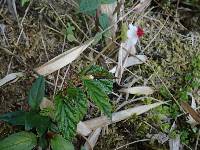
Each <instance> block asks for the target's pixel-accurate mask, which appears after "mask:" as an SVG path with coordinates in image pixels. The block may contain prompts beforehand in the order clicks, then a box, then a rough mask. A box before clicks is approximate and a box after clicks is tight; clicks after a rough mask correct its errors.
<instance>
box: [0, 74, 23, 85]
mask: <svg viewBox="0 0 200 150" xmlns="http://www.w3.org/2000/svg"><path fill="white" fill-rule="evenodd" d="M22 76H23V73H22V72H18V73H11V74H9V75H7V76H5V77H4V78H3V79H1V80H0V87H1V86H2V85H4V84H6V83H8V82H10V81H13V80H14V79H17V78H19V77H22Z"/></svg>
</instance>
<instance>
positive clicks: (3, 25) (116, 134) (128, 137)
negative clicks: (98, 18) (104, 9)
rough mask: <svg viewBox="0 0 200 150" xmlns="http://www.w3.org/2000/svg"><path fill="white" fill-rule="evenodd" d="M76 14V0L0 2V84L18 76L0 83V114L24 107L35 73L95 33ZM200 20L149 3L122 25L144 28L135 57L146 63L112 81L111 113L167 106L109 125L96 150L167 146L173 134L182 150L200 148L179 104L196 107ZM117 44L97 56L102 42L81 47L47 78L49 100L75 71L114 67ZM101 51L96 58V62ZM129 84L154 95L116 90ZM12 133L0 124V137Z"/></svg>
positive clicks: (190, 12) (180, 8)
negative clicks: (70, 31)
mask: <svg viewBox="0 0 200 150" xmlns="http://www.w3.org/2000/svg"><path fill="white" fill-rule="evenodd" d="M133 6H135V1H131V0H130V1H127V2H126V3H125V5H124V12H125V13H126V12H128V11H129V10H131V8H132V7H133ZM77 10H78V6H77V3H74V0H59V1H53V0H41V1H40V2H38V1H34V0H33V1H31V2H30V3H28V4H26V5H25V6H24V7H22V6H21V5H20V4H19V2H18V1H16V11H17V14H15V11H14V10H13V9H11V8H9V7H8V5H7V4H4V2H2V1H1V0H0V79H2V78H4V77H5V76H6V75H8V74H11V73H22V74H20V75H21V77H19V78H17V80H14V81H12V82H9V83H6V84H4V85H2V86H1V85H0V114H3V113H5V112H12V111H15V110H18V109H23V108H26V106H27V101H26V99H27V95H28V92H29V89H30V87H31V85H32V83H33V81H34V80H35V72H34V68H37V67H39V66H41V65H42V64H44V63H46V62H48V61H49V60H51V59H52V58H54V57H56V56H58V55H59V54H61V53H62V52H63V51H67V50H69V49H71V48H73V47H75V46H79V45H80V44H81V43H84V42H85V41H87V40H88V39H89V38H92V37H94V36H95V34H96V33H97V31H96V22H95V19H94V17H90V16H88V15H83V14H81V13H78V12H77ZM199 16H200V10H199V9H198V8H196V7H194V6H191V5H186V4H182V3H180V4H179V5H177V3H176V2H175V3H171V4H166V3H157V2H156V1H154V2H152V3H151V4H150V5H149V6H148V7H147V8H146V9H145V11H143V12H141V13H134V12H131V13H129V14H128V15H127V16H126V17H125V18H124V20H123V21H124V23H125V24H127V25H128V24H129V23H133V24H136V25H138V26H140V27H142V29H143V30H144V36H143V37H141V38H140V40H139V42H138V43H137V46H136V50H137V54H140V55H145V56H146V57H147V58H148V60H147V61H146V62H145V63H143V64H139V65H134V66H131V67H129V68H128V70H127V71H125V72H124V74H123V77H122V79H121V84H120V85H117V84H114V89H113V94H112V95H111V96H110V98H111V102H112V104H113V110H114V111H119V110H125V109H128V108H131V107H135V106H138V105H140V104H151V103H153V102H156V101H169V102H168V103H167V104H166V105H163V106H159V107H157V108H155V109H152V110H151V111H148V112H146V113H144V114H142V115H139V116H136V115H133V116H132V117H131V118H129V119H126V120H123V121H121V122H118V123H116V124H112V125H110V126H108V128H107V129H105V132H104V133H102V134H101V135H100V137H99V139H98V142H97V144H96V146H95V147H94V149H96V150H114V149H122V150H134V149H135V150H141V149H148V150H150V149H152V150H158V149H160V150H165V149H169V141H170V140H172V139H176V138H177V137H179V138H180V143H181V144H180V147H182V148H183V149H195V150H197V149H200V141H199V136H200V130H199V128H198V124H199V123H198V122H196V123H197V125H195V126H194V125H193V124H192V123H188V122H187V120H188V115H187V114H184V111H183V110H184V108H183V106H182V105H181V104H182V101H184V102H187V103H188V104H189V105H191V102H192V101H193V100H194V101H195V103H196V107H195V108H194V109H198V108H199V105H200V91H199V86H195V85H193V84H199V74H200V70H199V68H198V67H199V66H200V32H199V31H200V17H199ZM67 25H70V26H71V27H73V28H74V29H75V30H73V34H74V37H75V39H74V40H73V41H69V39H67V38H66V26H67ZM118 25H119V27H118V30H117V34H120V23H119V24H118ZM68 27H69V26H68ZM120 42H121V41H120V40H116V42H113V44H114V46H113V45H111V46H110V47H108V48H107V50H105V51H103V52H102V50H103V49H104V48H105V47H106V42H105V40H104V39H102V40H101V41H100V42H99V43H98V44H97V45H94V46H91V47H92V48H88V49H86V50H85V51H84V53H82V54H81V55H80V57H78V59H76V60H75V61H73V62H72V63H71V64H70V65H68V66H65V67H63V68H62V69H61V70H60V71H59V72H54V73H52V74H50V75H48V76H46V78H45V79H46V80H47V81H48V83H47V85H46V90H45V94H46V97H48V98H49V99H53V97H54V95H55V93H57V92H58V91H59V89H60V88H59V87H58V88H55V87H56V85H60V84H61V83H62V81H63V80H62V79H63V77H64V76H65V73H66V72H67V75H66V77H65V81H64V84H63V86H64V87H65V86H67V80H68V79H71V78H73V74H75V73H77V71H79V70H81V68H84V67H86V66H87V65H88V64H90V63H91V62H92V63H94V64H98V65H100V66H103V67H105V68H106V69H108V70H110V69H112V68H113V66H115V65H116V62H117V61H118V59H117V57H118V51H119V45H120V44H119V43H120ZM116 43H118V44H119V45H118V44H116ZM98 54H101V55H100V57H99V58H98V59H97V60H96V59H95V58H96V56H97V55H98ZM110 60H112V62H111V61H110ZM188 78H191V79H188ZM192 81H195V82H192ZM130 82H131V85H132V86H150V87H153V89H154V93H153V94H152V95H148V96H140V95H128V98H127V96H126V95H123V94H121V93H119V91H118V90H120V89H121V87H123V86H125V85H126V84H128V83H130ZM137 99H138V100H137ZM134 100H135V101H134ZM90 107H91V108H90V111H88V114H87V116H86V117H85V118H84V120H87V119H89V118H92V117H97V116H98V115H99V113H97V112H96V108H95V107H94V110H93V108H92V107H93V105H91V106H90ZM185 111H187V110H185ZM196 113H198V111H196ZM16 130H17V129H16V128H15V127H11V126H10V125H8V124H6V123H3V122H0V138H2V137H5V136H6V135H8V134H10V133H13V132H14V131H16ZM176 140H177V139H176ZM83 142H84V139H83V138H81V137H79V136H77V137H76V139H75V140H74V143H78V144H83Z"/></svg>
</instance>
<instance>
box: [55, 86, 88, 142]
mask: <svg viewBox="0 0 200 150" xmlns="http://www.w3.org/2000/svg"><path fill="white" fill-rule="evenodd" d="M66 93H67V95H66V96H62V95H57V96H56V97H55V102H56V115H55V116H56V121H57V123H58V128H59V130H60V132H61V133H62V135H63V136H64V137H65V139H67V140H72V139H73V137H74V135H75V134H76V128H77V124H78V123H79V121H81V120H82V119H83V116H84V115H85V114H86V112H87V99H86V96H85V94H84V93H83V92H82V91H81V90H80V89H79V88H68V89H67V91H66Z"/></svg>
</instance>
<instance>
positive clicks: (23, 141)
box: [0, 131, 37, 150]
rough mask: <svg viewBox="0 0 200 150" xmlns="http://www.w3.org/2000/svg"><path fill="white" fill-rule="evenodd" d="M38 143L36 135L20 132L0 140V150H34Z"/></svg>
mask: <svg viewBox="0 0 200 150" xmlns="http://www.w3.org/2000/svg"><path fill="white" fill-rule="evenodd" d="M36 145H37V138H36V135H35V134H33V133H29V132H24V131H23V132H18V133H15V134H12V135H10V136H8V137H7V138H5V139H3V140H2V141H0V150H32V149H33V148H34V147H35V146H36Z"/></svg>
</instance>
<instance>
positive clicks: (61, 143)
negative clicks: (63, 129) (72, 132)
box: [50, 135, 74, 150]
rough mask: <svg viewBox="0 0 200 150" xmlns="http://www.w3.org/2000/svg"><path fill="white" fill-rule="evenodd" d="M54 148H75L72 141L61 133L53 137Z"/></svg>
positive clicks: (52, 146)
mask: <svg viewBox="0 0 200 150" xmlns="http://www.w3.org/2000/svg"><path fill="white" fill-rule="evenodd" d="M50 144H51V148H52V150H74V146H73V145H72V143H70V142H68V141H67V140H65V139H64V138H63V137H62V136H61V135H56V136H54V137H53V138H52V139H51V143H50Z"/></svg>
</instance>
